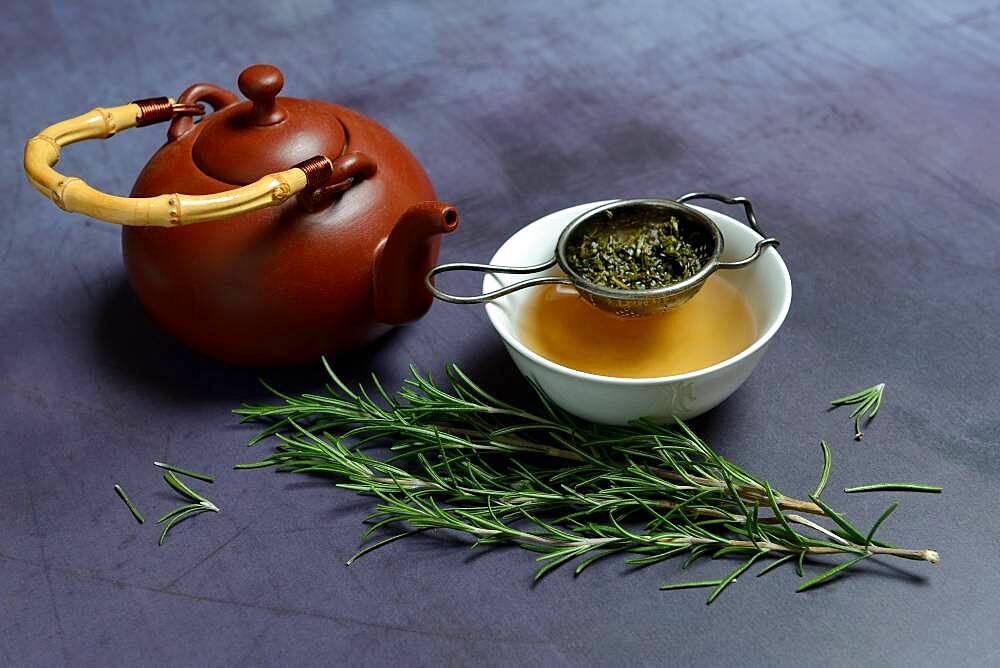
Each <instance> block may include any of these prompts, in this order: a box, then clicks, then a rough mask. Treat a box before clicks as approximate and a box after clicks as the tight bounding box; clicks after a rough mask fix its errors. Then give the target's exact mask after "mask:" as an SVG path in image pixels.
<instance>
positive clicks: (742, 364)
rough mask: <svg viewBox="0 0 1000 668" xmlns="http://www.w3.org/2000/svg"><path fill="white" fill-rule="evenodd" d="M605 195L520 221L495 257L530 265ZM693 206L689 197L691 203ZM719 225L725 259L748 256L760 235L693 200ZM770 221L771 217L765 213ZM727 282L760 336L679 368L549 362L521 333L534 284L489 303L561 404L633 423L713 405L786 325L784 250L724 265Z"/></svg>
mask: <svg viewBox="0 0 1000 668" xmlns="http://www.w3.org/2000/svg"><path fill="white" fill-rule="evenodd" d="M601 204H604V202H593V203H591V204H581V205H580V206H574V207H570V208H568V209H563V210H562V211H556V212H555V213H551V214H549V215H547V216H545V217H544V218H540V219H538V220H536V221H535V222H533V223H531V224H530V225H527V226H525V227H523V228H521V229H520V230H519V231H518V232H517V233H515V234H514V236H512V237H511V238H510V239H508V240H507V241H506V242H505V243H504V244H503V245H502V246H501V247H500V249H499V250H497V252H496V254H495V255H494V256H493V259H492V260H491V261H490V264H495V265H505V266H527V265H533V264H541V263H542V262H545V261H546V260H548V259H550V258H551V257H552V254H553V251H554V249H555V245H556V239H557V238H558V237H559V233H560V232H561V231H562V230H563V228H564V227H566V225H568V224H569V223H570V221H572V220H573V219H574V218H575V217H576V216H578V215H580V214H581V213H584V212H585V211H588V210H589V209H592V208H594V207H596V206H599V205H601ZM688 206H690V205H688ZM695 208H697V209H699V210H700V211H702V212H703V213H705V214H706V215H707V216H709V217H710V218H711V219H712V220H713V221H715V224H716V225H718V226H719V230H720V231H721V232H722V236H723V238H724V239H725V250H724V251H723V254H722V258H721V259H722V260H723V261H733V260H739V259H742V258H745V257H746V256H748V255H749V254H750V253H751V252H753V248H754V244H755V243H756V242H757V241H758V240H760V239H761V236H760V235H758V234H757V233H756V232H754V231H753V230H751V229H750V228H749V227H747V226H746V225H744V224H743V223H740V222H738V221H736V220H734V219H732V218H730V217H729V216H726V215H723V214H721V213H718V212H715V211H712V210H710V209H705V208H702V207H695ZM764 226H765V229H769V228H768V227H767V222H766V221H764ZM725 276H726V278H727V279H728V280H729V282H730V283H731V284H732V285H733V286H734V287H736V289H737V290H739V292H740V293H741V294H742V295H743V297H744V298H745V299H746V301H747V305H748V306H749V307H750V311H751V313H752V314H753V316H754V319H755V320H756V324H757V338H756V340H754V342H753V344H752V345H751V346H750V347H749V348H747V349H745V350H744V351H742V352H741V353H739V354H737V355H735V356H733V357H730V358H729V359H727V360H725V361H723V362H719V363H718V364H716V365H714V366H710V367H707V368H705V369H699V370H698V371H692V372H690V373H685V374H679V375H676V376H663V377H658V378H614V377H611V376H598V375H595V374H591V373H584V372H582V371H576V370H575V369H570V368H569V367H565V366H562V365H560V364H556V363H555V362H550V361H549V360H547V359H545V358H544V357H542V356H541V355H539V354H538V353H536V352H534V351H533V350H531V349H529V348H528V347H527V346H525V345H524V344H523V343H521V342H520V341H519V340H518V339H517V328H516V323H517V314H518V312H519V309H521V308H522V307H523V306H524V305H525V300H526V299H527V298H528V297H529V296H530V292H531V291H532V290H536V289H537V288H526V289H524V290H521V291H520V292H514V293H512V294H509V295H506V296H504V297H501V298H499V299H497V300H495V301H493V302H490V303H487V304H486V313H487V315H488V316H489V318H490V322H491V323H493V327H494V328H495V329H496V330H497V333H499V334H500V337H501V338H502V339H503V342H504V344H505V345H506V346H507V350H508V351H509V352H510V356H511V357H512V358H513V359H514V363H515V364H516V365H517V368H518V369H520V371H521V373H523V374H524V375H525V376H527V377H528V378H530V379H531V380H533V381H534V382H535V383H537V384H538V386H539V387H541V388H542V390H544V391H545V393H546V394H547V395H548V396H549V397H550V398H551V399H552V401H554V402H555V403H556V404H558V405H559V406H560V407H562V408H564V409H565V410H567V411H569V412H570V413H573V414H574V415H579V416H580V417H582V418H586V419H588V420H592V421H594V422H603V423H606V424H627V423H628V422H630V421H632V420H636V419H638V418H640V417H647V418H650V419H653V420H657V421H661V422H662V421H667V420H671V419H672V418H673V416H677V417H680V418H690V417H694V416H696V415H700V414H702V413H704V412H705V411H707V410H710V409H712V408H714V407H715V406H717V405H719V403H721V402H722V401H723V400H725V399H726V398H727V397H729V395H731V394H732V393H733V392H735V391H736V390H737V388H739V386H740V385H742V384H743V381H745V380H746V379H747V378H748V377H749V376H750V372H752V371H753V370H754V367H756V366H757V363H758V362H760V359H761V357H763V355H764V351H765V350H767V346H768V344H769V343H770V341H771V338H772V337H773V336H774V335H775V333H776V332H777V331H778V328H779V327H781V323H782V322H784V320H785V316H786V315H787V314H788V307H789V305H790V304H791V300H792V283H791V279H790V278H789V276H788V269H787V268H786V267H785V263H784V262H783V261H782V259H781V256H780V255H778V252H777V251H776V250H775V249H773V248H767V249H766V250H765V251H764V252H763V253H762V255H761V256H760V258H758V259H757V261H755V262H754V263H753V264H751V265H750V266H748V267H746V268H743V269H733V270H725ZM529 277H530V276H525V275H524V274H519V275H510V274H487V275H486V276H485V277H484V279H483V292H489V291H491V290H496V289H498V288H500V287H503V286H505V285H509V284H511V283H515V282H517V281H521V280H524V279H525V278H529Z"/></svg>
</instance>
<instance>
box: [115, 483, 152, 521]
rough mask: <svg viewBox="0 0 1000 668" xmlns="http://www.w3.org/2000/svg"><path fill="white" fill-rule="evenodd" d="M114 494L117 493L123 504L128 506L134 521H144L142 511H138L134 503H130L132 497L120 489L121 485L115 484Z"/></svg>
mask: <svg viewBox="0 0 1000 668" xmlns="http://www.w3.org/2000/svg"><path fill="white" fill-rule="evenodd" d="M115 494H117V495H118V498H120V499H121V500H122V501H123V502H124V503H125V505H126V506H128V510H129V512H130V513H132V517H134V518H135V521H136V522H138V523H139V524H142V523H144V522H145V521H146V520H145V519H144V518H143V516H142V513H140V512H139V509H138V508H136V507H135V504H134V503H132V499H130V498H128V494H126V493H125V490H124V489H122V486H121V485H115Z"/></svg>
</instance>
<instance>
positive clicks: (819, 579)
mask: <svg viewBox="0 0 1000 668" xmlns="http://www.w3.org/2000/svg"><path fill="white" fill-rule="evenodd" d="M869 556H871V555H869V554H862V555H860V556H857V557H854V558H853V559H851V560H849V561H845V562H843V563H840V564H837V565H836V566H834V567H833V568H831V569H830V570H828V571H825V572H823V573H820V574H819V575H817V576H816V577H814V578H813V579H812V580H809V581H808V582H803V583H802V584H801V585H799V588H798V589H796V590H795V591H797V592H801V591H806V590H807V589H812V588H813V587H815V586H816V585H818V584H822V583H824V582H826V581H827V580H829V579H830V578H832V577H834V576H835V575H837V573H840V572H841V571H844V570H847V569H848V568H850V567H851V566H854V565H855V564H857V563H858V562H861V561H864V560H865V559H867V558H868V557H869Z"/></svg>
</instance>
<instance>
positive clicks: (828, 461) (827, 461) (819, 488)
mask: <svg viewBox="0 0 1000 668" xmlns="http://www.w3.org/2000/svg"><path fill="white" fill-rule="evenodd" d="M819 447H820V448H821V449H822V450H823V473H821V474H820V476H819V482H818V483H816V489H815V490H813V493H812V495H813V496H819V495H820V494H822V493H823V490H824V489H826V483H827V481H828V480H829V479H830V469H831V467H832V466H833V457H831V456H830V446H829V445H827V444H826V441H823V440H820V442H819Z"/></svg>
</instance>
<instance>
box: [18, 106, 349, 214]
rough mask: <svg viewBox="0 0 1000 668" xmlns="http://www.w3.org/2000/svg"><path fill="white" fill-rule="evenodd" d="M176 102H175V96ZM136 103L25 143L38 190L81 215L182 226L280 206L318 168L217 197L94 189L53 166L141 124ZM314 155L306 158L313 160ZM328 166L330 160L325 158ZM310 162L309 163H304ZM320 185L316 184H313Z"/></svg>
mask: <svg viewBox="0 0 1000 668" xmlns="http://www.w3.org/2000/svg"><path fill="white" fill-rule="evenodd" d="M170 102H171V103H172V102H173V100H170ZM141 116H142V110H141V109H140V107H139V105H137V104H136V103H134V102H133V103H130V104H123V105H121V106H118V107H110V108H107V109H104V108H100V107H98V108H97V109H93V110H91V111H89V112H87V113H85V114H81V115H80V116H77V117H75V118H70V119H68V120H65V121H62V122H60V123H56V124H55V125H50V126H49V127H47V128H45V129H44V130H42V131H41V132H40V133H38V134H37V135H35V136H34V137H32V138H31V139H29V140H28V143H27V144H26V145H25V147H24V171H25V173H26V174H27V176H28V181H29V182H30V183H31V185H32V186H34V187H35V189H36V190H37V191H38V192H40V193H42V194H43V195H45V196H46V197H48V198H49V199H50V200H52V201H53V202H54V203H55V205H56V206H58V207H59V208H60V209H63V210H64V211H70V212H73V213H81V214H83V215H85V216H89V217H91V218H97V219H99V220H104V221H107V222H109V223H115V224H117V225H138V226H157V227H177V226H180V225H190V224H192V223H202V222H206V221H209V220H219V219H220V218H229V217H230V216H236V215H239V214H241V213H247V212H250V211H256V210H257V209H263V208H264V207H268V206H276V205H278V204H281V203H282V202H284V201H285V200H287V199H288V198H289V197H291V196H292V195H294V194H295V193H297V192H299V191H301V190H303V189H304V188H305V187H306V186H307V184H308V183H309V181H311V180H315V179H311V178H309V176H310V175H311V173H312V172H313V171H314V170H312V169H309V170H308V171H309V172H310V174H309V175H307V170H306V169H302V168H300V167H292V168H291V169H286V170H285V171H283V172H276V173H274V174H268V175H267V176H264V177H262V178H260V179H258V180H257V181H254V182H253V183H250V184H248V185H245V186H242V187H239V188H234V189H233V190H226V191H224V192H221V193H216V194H214V195H181V194H169V195H159V196H157V197H118V196H115V195H108V194H106V193H103V192H101V191H99V190H96V189H95V188H92V187H90V186H89V185H87V184H86V182H84V181H83V179H80V178H78V177H75V176H63V175H62V174H60V173H59V172H57V171H56V170H55V169H53V166H54V165H55V164H56V163H57V162H59V154H60V150H61V149H62V147H63V146H66V145H67V144H72V143H74V142H78V141H83V140H85V139H107V138H108V137H110V136H112V135H114V134H115V133H116V132H119V131H121V130H127V129H129V128H134V127H136V125H138V124H139V121H140V119H141ZM313 160H316V159H315V158H314V159H312V160H309V161H307V162H312V161H313ZM322 160H324V161H326V163H327V164H329V160H327V159H326V158H322ZM301 164H302V165H303V166H305V164H306V163H301ZM314 185H316V184H314Z"/></svg>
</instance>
